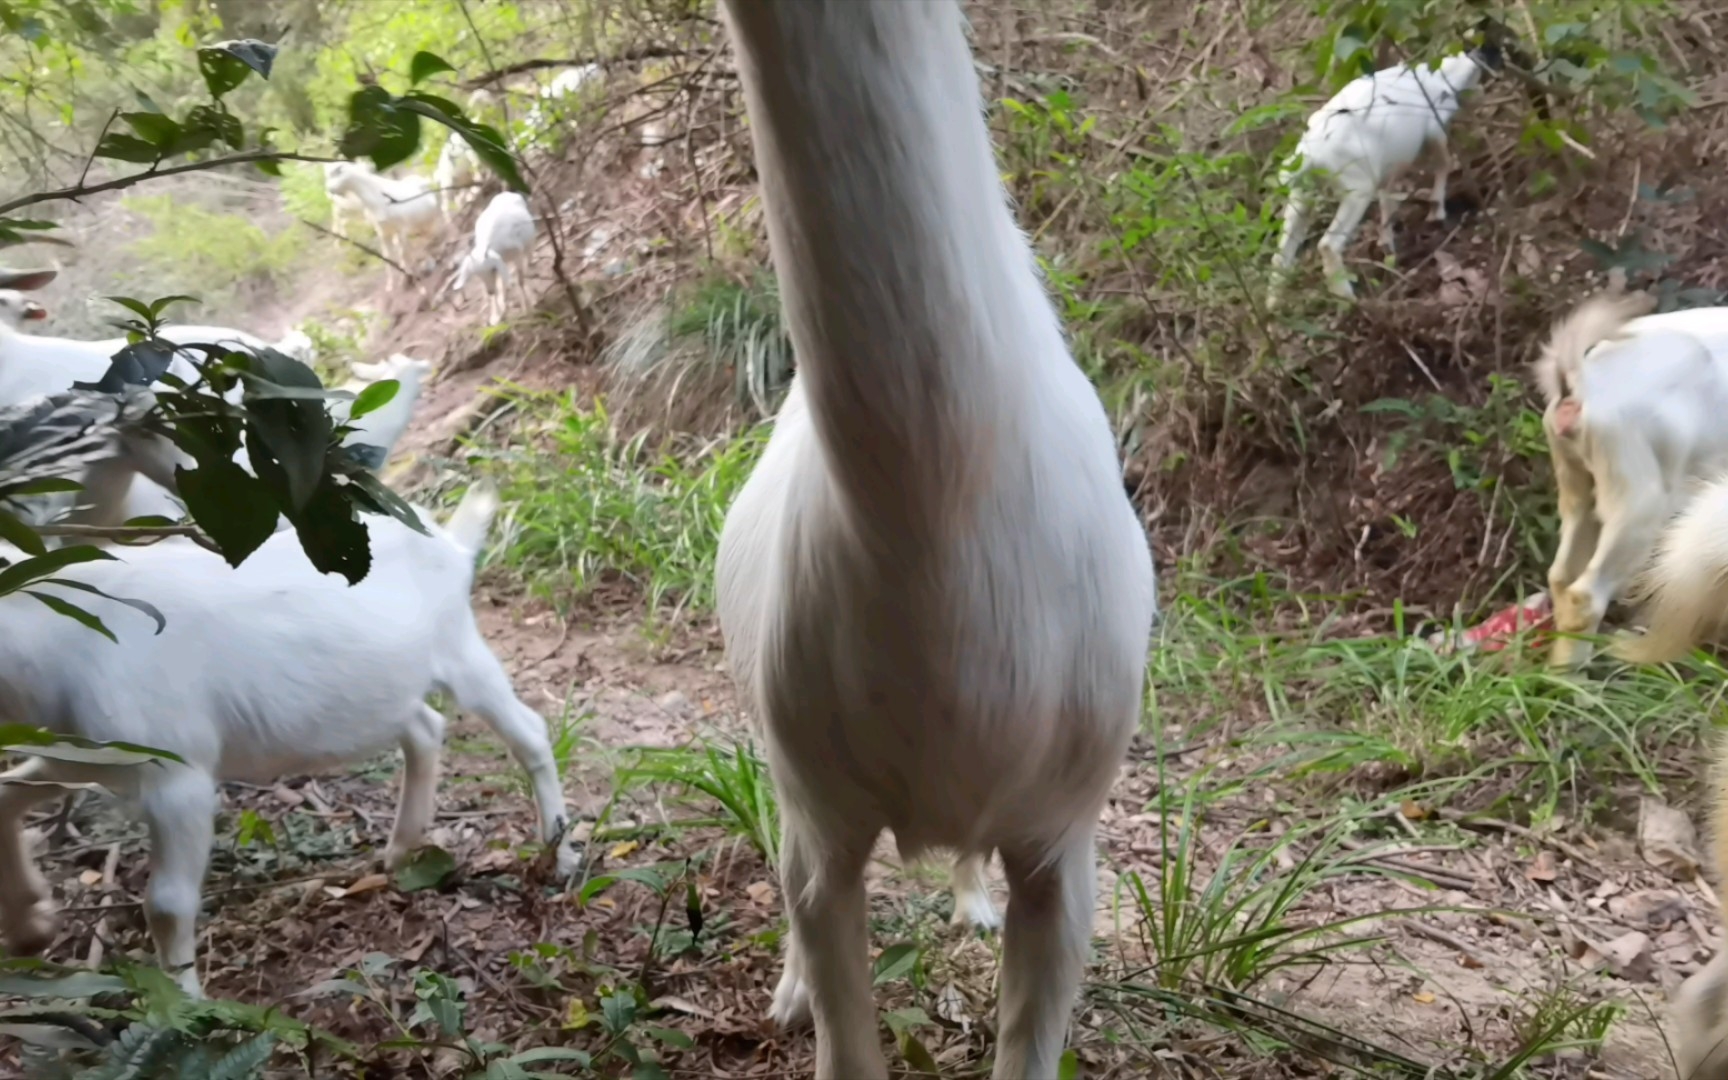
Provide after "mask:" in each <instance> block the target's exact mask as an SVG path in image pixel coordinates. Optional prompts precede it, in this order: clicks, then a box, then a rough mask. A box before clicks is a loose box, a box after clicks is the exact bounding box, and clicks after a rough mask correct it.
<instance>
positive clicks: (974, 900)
mask: <svg viewBox="0 0 1728 1080" xmlns="http://www.w3.org/2000/svg"><path fill="white" fill-rule="evenodd" d="M989 861H990V855H989V853H988V852H985V853H984V854H979V853H977V852H969V853H967V854H964V855H961V856H960V857H959V858H958V859H955V860H954V873H953V883H954V918H953V920H952V921H953V923H954V925H955V926H974V927H977V928H978V929H980V930H996V929H998V928H1000V927H1001V925H1002V916H1000V915H998V914H997V913H996V905H995V904H993V903H991V902H990V879H989V877H988V876H987V875H986V874H985V868H986V866H988V864H989Z"/></svg>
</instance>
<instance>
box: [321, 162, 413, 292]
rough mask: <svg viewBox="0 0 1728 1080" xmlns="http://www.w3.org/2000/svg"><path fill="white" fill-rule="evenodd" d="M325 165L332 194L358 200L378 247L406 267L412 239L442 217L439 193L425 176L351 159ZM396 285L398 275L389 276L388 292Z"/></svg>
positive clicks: (398, 263)
mask: <svg viewBox="0 0 1728 1080" xmlns="http://www.w3.org/2000/svg"><path fill="white" fill-rule="evenodd" d="M324 168H325V178H324V187H325V189H326V190H327V191H329V192H330V193H331V194H332V196H335V195H343V196H346V197H349V198H352V199H355V200H357V201H358V202H359V203H360V205H361V206H362V207H363V208H364V209H365V212H366V218H367V220H369V221H370V222H371V223H372V228H373V229H374V230H375V231H376V232H377V233H378V246H379V249H380V250H381V251H382V252H383V254H384V257H385V258H387V259H390V260H391V261H393V262H395V263H396V264H397V265H398V266H401V267H403V268H406V267H407V265H408V241H409V240H410V239H411V238H413V237H414V236H416V235H419V234H422V233H425V232H426V231H428V230H429V229H431V228H432V226H433V225H434V224H435V223H436V222H437V221H438V220H439V210H438V197H437V192H435V191H433V190H432V188H431V187H430V186H429V185H428V184H427V182H426V180H424V179H423V178H421V177H410V178H408V179H403V180H398V179H395V178H393V177H389V176H380V175H378V174H377V173H376V172H372V171H369V170H367V169H363V168H360V167H358V166H356V165H355V163H353V162H349V161H336V162H331V163H329V164H327V165H326V166H325V167H324ZM395 285H396V278H395V276H394V275H392V276H389V277H387V278H386V283H385V289H386V291H388V290H391V289H394V288H395Z"/></svg>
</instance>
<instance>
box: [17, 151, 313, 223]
mask: <svg viewBox="0 0 1728 1080" xmlns="http://www.w3.org/2000/svg"><path fill="white" fill-rule="evenodd" d="M340 160H342V159H341V158H326V157H313V156H311V155H309V154H290V153H285V152H283V151H279V150H248V151H246V152H245V153H243V154H229V155H228V156H227V157H219V158H211V159H210V160H208V161H189V162H187V163H185V164H184V165H170V166H168V167H167V168H160V167H158V166H155V165H152V166H151V167H150V168H148V169H145V170H144V171H143V172H141V173H133V174H132V175H131V176H122V177H120V178H118V179H116V180H104V181H103V182H102V183H100V184H91V185H89V186H88V187H86V186H84V185H83V184H74V185H73V186H71V187H67V188H56V189H54V190H53V191H38V192H36V193H34V194H31V195H20V196H18V197H17V198H16V199H8V200H7V201H6V202H3V203H0V214H10V213H11V212H12V211H14V210H22V209H23V208H24V207H26V206H35V205H37V204H38V203H45V202H60V201H62V200H69V201H71V202H77V201H78V200H79V199H82V198H84V197H85V196H87V195H99V194H101V193H102V192H104V191H123V190H125V189H126V188H129V187H131V186H133V185H134V184H141V183H143V182H144V181H146V180H154V179H156V178H157V177H162V176H178V175H179V174H181V173H189V172H207V171H209V170H211V169H220V168H221V167H222V166H224V165H250V164H253V163H255V162H259V161H311V162H327V161H340Z"/></svg>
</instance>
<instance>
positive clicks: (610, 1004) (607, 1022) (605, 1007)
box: [600, 994, 636, 1035]
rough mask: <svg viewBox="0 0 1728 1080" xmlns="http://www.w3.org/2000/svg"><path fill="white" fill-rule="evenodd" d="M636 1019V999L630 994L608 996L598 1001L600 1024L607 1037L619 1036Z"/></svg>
mask: <svg viewBox="0 0 1728 1080" xmlns="http://www.w3.org/2000/svg"><path fill="white" fill-rule="evenodd" d="M635 1019H636V998H635V997H634V996H633V995H631V994H610V995H608V996H607V997H605V998H602V999H601V1001H600V1022H601V1024H602V1025H603V1026H604V1027H605V1028H606V1033H607V1034H609V1035H618V1034H621V1033H622V1032H623V1031H624V1029H626V1028H628V1027H629V1026H630V1024H631V1022H632V1021H634V1020H635Z"/></svg>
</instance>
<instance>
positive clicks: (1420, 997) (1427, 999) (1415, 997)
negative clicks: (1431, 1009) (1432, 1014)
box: [1410, 990, 1434, 1005]
mask: <svg viewBox="0 0 1728 1080" xmlns="http://www.w3.org/2000/svg"><path fill="white" fill-rule="evenodd" d="M1410 1000H1412V1001H1414V1002H1415V1003H1416V1004H1418V1005H1432V1004H1434V995H1433V994H1431V993H1429V992H1428V991H1426V990H1424V991H1422V992H1421V993H1419V994H1411V995H1410Z"/></svg>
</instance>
